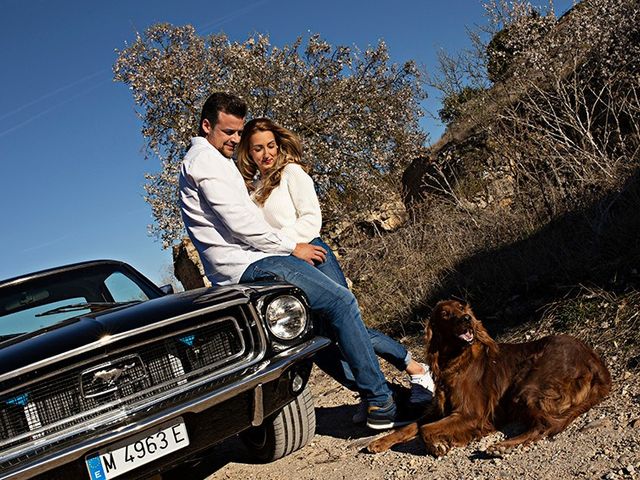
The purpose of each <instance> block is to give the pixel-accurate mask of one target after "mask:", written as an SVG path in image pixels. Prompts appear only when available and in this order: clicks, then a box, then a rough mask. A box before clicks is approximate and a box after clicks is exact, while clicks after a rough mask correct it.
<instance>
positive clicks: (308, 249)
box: [291, 243, 327, 265]
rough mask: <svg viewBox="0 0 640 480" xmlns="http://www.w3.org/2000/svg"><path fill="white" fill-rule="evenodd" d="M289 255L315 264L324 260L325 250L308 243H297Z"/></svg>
mask: <svg viewBox="0 0 640 480" xmlns="http://www.w3.org/2000/svg"><path fill="white" fill-rule="evenodd" d="M291 255H293V256H294V257H297V258H299V259H300V260H304V261H305V262H307V263H308V264H310V265H315V264H316V263H323V262H324V260H325V258H326V256H327V251H326V250H325V249H324V248H322V247H316V246H315V245H311V244H309V243H298V244H296V248H295V249H294V250H293V252H291Z"/></svg>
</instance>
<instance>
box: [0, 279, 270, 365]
mask: <svg viewBox="0 0 640 480" xmlns="http://www.w3.org/2000/svg"><path fill="white" fill-rule="evenodd" d="M261 289H262V287H258V288H255V287H254V288H252V287H248V286H238V285H236V286H233V287H216V288H208V289H207V288H203V289H198V290H190V291H188V292H183V293H177V294H173V295H167V296H164V297H160V298H156V299H152V300H147V301H144V302H142V303H137V304H132V305H127V306H120V307H116V308H113V309H110V310H103V311H100V312H95V313H92V314H84V315H81V316H78V317H75V318H73V319H70V320H66V321H63V322H61V323H59V324H57V325H54V326H53V327H49V328H47V329H43V330H39V331H35V332H33V333H31V334H28V335H23V336H20V337H16V338H13V339H11V340H9V341H7V342H5V343H3V344H0V375H4V374H7V373H10V372H14V371H16V370H18V369H21V368H22V367H26V366H29V365H32V364H34V363H38V362H40V361H42V360H46V359H50V358H52V357H55V356H57V355H61V354H64V353H65V352H68V351H71V350H76V349H79V348H81V347H83V346H85V345H89V344H92V343H95V342H97V341H99V340H101V339H104V338H105V337H106V336H113V335H116V334H121V333H126V332H127V331H130V330H134V329H136V328H139V327H144V326H146V325H150V324H153V323H156V322H159V321H161V320H166V319H169V318H174V317H177V316H180V315H182V314H186V313H189V312H193V311H196V310H200V309H202V308H206V307H207V306H209V305H221V304H226V303H246V302H247V301H249V299H250V298H251V296H252V295H254V294H255V293H256V291H257V290H261ZM92 354H93V355H95V350H93V352H92ZM79 359H80V358H78V360H79Z"/></svg>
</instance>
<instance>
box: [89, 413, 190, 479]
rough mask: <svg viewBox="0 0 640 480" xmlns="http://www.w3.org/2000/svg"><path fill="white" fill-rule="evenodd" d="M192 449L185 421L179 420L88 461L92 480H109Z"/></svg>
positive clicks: (100, 453) (91, 457)
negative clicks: (186, 449)
mask: <svg viewBox="0 0 640 480" xmlns="http://www.w3.org/2000/svg"><path fill="white" fill-rule="evenodd" d="M188 445H189V436H188V435H187V427H186V426H185V424H184V421H183V420H182V419H181V418H176V419H175V420H173V421H172V422H170V423H165V424H163V425H160V426H159V427H157V428H155V429H153V430H148V431H146V432H144V433H143V434H142V435H141V436H138V437H136V438H134V439H127V440H126V441H124V442H121V443H119V444H117V445H114V446H111V447H109V449H108V450H103V451H100V452H98V453H96V454H93V455H91V456H89V457H87V458H86V459H85V461H86V463H87V468H88V469H89V475H90V477H91V480H109V479H111V478H116V477H117V476H119V475H122V474H123V473H126V472H128V471H130V470H133V469H134V468H138V467H139V466H141V465H145V464H147V463H149V462H152V461H154V460H156V459H157V458H160V457H164V456H165V455H168V454H170V453H171V452H175V451H176V450H180V449H181V448H184V447H186V446H188Z"/></svg>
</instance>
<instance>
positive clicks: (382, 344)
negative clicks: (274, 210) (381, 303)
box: [309, 238, 411, 390]
mask: <svg viewBox="0 0 640 480" xmlns="http://www.w3.org/2000/svg"><path fill="white" fill-rule="evenodd" d="M309 243H311V244H312V245H316V246H319V247H322V248H324V249H325V250H326V251H327V256H326V259H325V261H324V262H323V263H321V264H318V265H316V268H317V269H318V270H320V271H321V272H322V273H324V274H325V275H326V276H327V277H329V278H330V279H331V280H333V281H334V282H336V283H337V284H339V285H342V286H343V287H345V288H347V280H346V279H345V277H344V273H343V272H342V268H340V263H338V259H337V258H336V256H335V255H334V253H333V251H332V250H331V248H330V247H329V245H327V244H326V243H324V242H323V241H322V240H321V239H320V238H315V239H314V240H312V241H311V242H309ZM367 332H368V333H369V339H370V340H371V344H372V346H373V351H374V352H375V353H376V355H378V356H380V357H382V358H384V359H385V360H386V361H387V362H389V363H390V364H391V365H393V366H394V367H396V368H397V369H398V370H400V371H403V370H405V369H406V368H407V365H409V360H411V354H410V353H409V352H408V351H407V349H406V348H404V347H403V346H402V345H401V344H400V343H398V342H396V341H395V340H394V339H392V338H390V337H388V336H386V335H385V334H384V333H382V332H379V331H378V330H375V329H373V328H367ZM335 353H336V352H331V349H325V350H323V351H322V352H320V354H318V355H317V361H316V363H317V364H318V366H319V367H320V368H321V369H322V370H324V371H325V372H327V373H328V374H329V375H331V376H332V377H333V378H335V379H336V380H337V381H339V382H340V383H342V384H343V385H344V386H346V387H347V388H350V389H352V390H353V389H354V385H355V381H354V377H353V374H352V373H351V370H350V368H349V364H348V363H347V362H345V361H344V360H341V361H340V362H341V365H340V366H339V365H337V364H336V363H337V359H336V356H335ZM341 370H342V371H341Z"/></svg>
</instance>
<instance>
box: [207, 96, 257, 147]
mask: <svg viewBox="0 0 640 480" xmlns="http://www.w3.org/2000/svg"><path fill="white" fill-rule="evenodd" d="M218 112H224V113H228V114H229V115H234V116H236V117H241V118H244V117H246V116H247V104H246V103H244V101H243V100H242V99H240V98H239V97H236V96H235V95H231V94H229V93H225V92H216V93H212V94H211V95H209V98H207V101H206V102H204V105H203V106H202V113H201V114H200V123H199V124H198V135H199V136H201V137H206V135H207V134H206V133H205V132H204V130H203V129H202V121H203V120H204V119H205V118H206V119H207V120H209V123H210V124H211V127H212V128H213V127H215V125H216V123H218Z"/></svg>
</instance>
